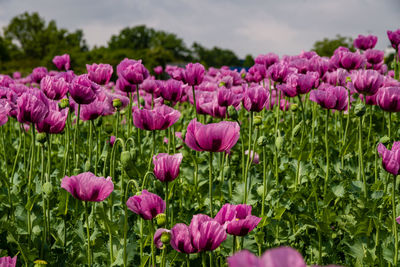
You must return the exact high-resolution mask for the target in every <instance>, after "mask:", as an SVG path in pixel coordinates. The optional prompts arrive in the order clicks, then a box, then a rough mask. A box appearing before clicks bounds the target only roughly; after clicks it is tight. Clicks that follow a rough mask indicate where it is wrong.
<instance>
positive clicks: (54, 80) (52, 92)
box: [40, 75, 69, 100]
mask: <svg viewBox="0 0 400 267" xmlns="http://www.w3.org/2000/svg"><path fill="white" fill-rule="evenodd" d="M40 89H42V91H43V93H45V95H46V96H47V97H48V98H50V99H53V100H60V99H61V98H63V97H64V96H65V95H66V94H67V92H68V89H69V83H68V82H67V81H65V79H64V78H63V77H58V76H49V75H47V76H46V77H44V78H43V79H42V80H41V81H40Z"/></svg>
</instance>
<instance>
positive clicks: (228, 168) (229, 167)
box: [224, 165, 232, 174]
mask: <svg viewBox="0 0 400 267" xmlns="http://www.w3.org/2000/svg"><path fill="white" fill-rule="evenodd" d="M231 171H232V168H231V166H228V165H226V166H225V167H224V173H226V174H229V173H231Z"/></svg>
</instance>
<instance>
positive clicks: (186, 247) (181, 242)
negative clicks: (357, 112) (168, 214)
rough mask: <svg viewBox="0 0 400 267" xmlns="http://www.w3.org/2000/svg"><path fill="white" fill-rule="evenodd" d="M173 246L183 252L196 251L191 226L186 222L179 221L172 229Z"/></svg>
mask: <svg viewBox="0 0 400 267" xmlns="http://www.w3.org/2000/svg"><path fill="white" fill-rule="evenodd" d="M170 244H171V247H172V248H173V249H175V250H176V251H178V252H181V253H186V254H190V253H196V252H197V251H196V249H195V248H194V247H193V244H192V237H191V235H190V230H189V226H187V225H186V224H184V223H177V224H175V225H174V227H172V229H171V242H170Z"/></svg>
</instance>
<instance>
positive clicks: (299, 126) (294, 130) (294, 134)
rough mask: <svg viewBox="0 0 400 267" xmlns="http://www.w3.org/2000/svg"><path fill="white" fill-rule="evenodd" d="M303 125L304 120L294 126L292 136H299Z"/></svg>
mask: <svg viewBox="0 0 400 267" xmlns="http://www.w3.org/2000/svg"><path fill="white" fill-rule="evenodd" d="M301 125H302V122H299V123H298V124H297V125H296V126H295V127H294V128H293V131H292V136H293V137H294V136H297V134H298V133H299V131H300V129H301Z"/></svg>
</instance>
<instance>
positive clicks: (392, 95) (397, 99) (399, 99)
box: [376, 86, 400, 112]
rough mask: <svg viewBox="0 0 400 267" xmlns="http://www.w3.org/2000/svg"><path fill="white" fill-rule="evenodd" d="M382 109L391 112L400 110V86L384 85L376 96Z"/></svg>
mask: <svg viewBox="0 0 400 267" xmlns="http://www.w3.org/2000/svg"><path fill="white" fill-rule="evenodd" d="M376 99H377V102H378V105H379V107H380V108H381V109H383V110H385V111H389V112H399V111H400V86H392V87H382V88H381V89H380V90H379V91H378V93H377V96H376Z"/></svg>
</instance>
